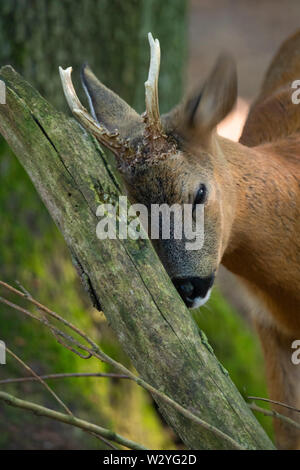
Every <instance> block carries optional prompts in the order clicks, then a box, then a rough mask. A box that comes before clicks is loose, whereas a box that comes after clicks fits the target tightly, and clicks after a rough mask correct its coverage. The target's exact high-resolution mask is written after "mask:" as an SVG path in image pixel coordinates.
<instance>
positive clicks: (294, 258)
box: [219, 138, 300, 316]
mask: <svg viewBox="0 0 300 470" xmlns="http://www.w3.org/2000/svg"><path fill="white" fill-rule="evenodd" d="M219 145H220V147H221V149H222V152H223V155H224V156H225V159H226V162H227V165H228V167H229V169H230V174H231V184H232V186H233V190H234V194H235V202H234V205H235V207H234V214H233V220H232V223H231V229H230V235H229V237H228V243H227V245H226V247H225V250H224V254H223V259H222V264H224V265H225V267H227V268H228V269H229V270H230V271H232V272H234V273H235V274H238V275H239V276H241V277H242V278H244V279H245V280H246V281H247V282H248V283H250V284H251V285H252V286H253V288H254V289H257V290H258V291H260V292H264V293H265V294H267V296H268V295H269V296H270V298H271V297H272V298H273V299H274V290H276V289H278V290H280V292H281V299H282V298H284V297H286V298H289V299H292V297H293V296H294V297H295V295H296V296H299V294H298V293H297V294H295V291H296V290H297V289H296V287H297V285H299V283H297V282H296V285H295V280H296V281H297V280H298V282H300V270H299V263H300V250H299V246H298V245H297V241H298V233H299V229H300V227H299V225H300V224H299V220H300V211H299V207H300V198H299V181H300V168H299V167H300V159H299V160H298V162H297V160H296V158H293V157H292V155H290V156H288V155H284V156H283V154H282V153H280V148H278V147H276V146H272V145H263V146H259V147H256V148H248V147H245V146H243V145H241V144H239V143H235V142H231V141H229V140H227V139H221V138H219ZM225 190H226V188H225ZM226 203H227V204H230V201H227V202H226ZM275 297H276V296H275ZM278 302H279V303H280V302H281V301H280V300H279V299H278ZM291 302H293V300H291ZM295 302H296V301H295ZM298 302H300V298H299V299H297V302H296V304H297V305H298V307H299V304H298ZM298 307H297V308H298ZM298 309H299V308H298ZM298 316H299V315H298Z"/></svg>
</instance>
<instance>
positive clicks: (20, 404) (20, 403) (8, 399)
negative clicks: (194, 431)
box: [0, 391, 147, 450]
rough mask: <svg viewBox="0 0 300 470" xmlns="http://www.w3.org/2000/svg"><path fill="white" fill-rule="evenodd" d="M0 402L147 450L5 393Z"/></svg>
mask: <svg viewBox="0 0 300 470" xmlns="http://www.w3.org/2000/svg"><path fill="white" fill-rule="evenodd" d="M0 400H3V401H4V402H5V403H7V404H8V405H11V406H15V407H16V408H22V409H24V410H29V411H32V412H34V413H35V414H37V415H40V416H46V417H47V418H51V419H54V420H56V421H60V422H62V423H66V424H70V425H71V426H75V427H77V428H81V429H83V430H84V431H88V432H90V433H93V434H96V435H97V436H101V437H104V438H105V439H108V440H110V441H113V442H117V443H119V444H121V445H123V446H125V447H128V448H129V449H135V450H147V449H146V447H144V446H143V445H141V444H138V443H137V442H134V441H131V440H130V439H127V438H126V437H123V436H121V435H120V434H117V433H115V432H114V431H110V430H109V429H106V428H102V427H101V426H98V425H96V424H92V423H89V422H88V421H85V420H83V419H79V418H76V417H75V416H74V415H72V416H70V415H67V414H63V413H59V412H58V411H54V410H51V409H50V408H45V407H44V406H41V405H37V404H36V403H31V402H29V401H25V400H21V399H20V398H17V397H14V396H13V395H10V394H8V393H6V392H2V391H0Z"/></svg>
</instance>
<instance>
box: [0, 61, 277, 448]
mask: <svg viewBox="0 0 300 470" xmlns="http://www.w3.org/2000/svg"><path fill="white" fill-rule="evenodd" d="M0 78H1V79H2V80H4V81H5V83H6V86H7V104H6V105H0V117H1V119H0V131H1V133H2V134H3V136H4V137H5V139H6V140H7V142H8V143H9V145H10V146H11V147H12V148H13V150H14V152H15V153H16V155H17V156H18V158H19V160H20V162H21V163H22V165H23V166H24V168H25V169H26V171H27V172H28V174H29V176H30V178H31V179H32V181H33V183H34V185H35V186H36V188H37V190H38V192H39V194H40V196H41V198H42V199H43V201H44V203H45V205H46V206H47V208H48V210H49V212H50V214H51V215H52V217H53V219H54V221H55V222H56V224H57V226H58V227H59V229H60V230H61V232H62V234H63V236H64V238H65V240H66V243H67V244H68V246H69V249H70V251H71V253H72V257H73V262H74V264H75V266H76V267H77V270H78V272H79V274H80V276H81V279H82V281H83V282H84V284H85V286H86V288H87V290H88V291H89V293H90V296H91V299H92V301H93V303H94V305H95V306H96V307H97V308H99V309H100V308H102V309H103V311H104V313H105V315H106V317H107V319H108V321H109V323H110V324H111V327H112V328H113V329H114V331H115V332H116V334H117V335H118V338H119V340H120V342H121V344H122V346H123V347H124V349H125V351H126V352H127V353H128V354H129V356H130V358H131V360H132V363H133V365H134V366H135V367H136V369H137V371H138V372H139V373H140V375H141V376H142V377H143V378H144V379H145V380H146V381H148V382H149V383H150V384H152V385H153V386H154V387H156V388H158V389H160V390H162V391H164V392H165V394H167V395H168V396H170V397H171V398H173V399H174V400H176V401H177V402H179V403H180V404H181V405H183V406H185V407H186V408H188V409H190V410H192V411H194V412H195V413H197V414H198V415H199V416H200V417H201V418H202V419H203V420H205V421H207V422H209V423H210V424H212V425H214V426H215V427H217V428H219V429H221V430H222V431H223V432H224V433H226V434H228V435H229V436H231V437H232V438H233V439H235V440H236V441H237V442H238V443H239V444H240V445H242V446H243V447H245V448H248V449H271V448H272V447H273V446H272V443H271V442H270V441H269V439H268V437H267V436H266V434H265V433H264V431H263V429H262V428H261V427H260V425H259V424H258V423H257V421H256V419H255V418H254V416H253V415H252V413H251V412H250V411H249V409H248V407H247V405H246V404H245V402H244V400H243V399H242V397H241V396H240V394H239V392H238V391H237V389H236V388H235V386H234V385H233V383H232V382H231V380H230V378H229V376H228V373H227V371H226V370H224V368H223V367H222V365H221V364H220V363H219V362H218V360H217V359H216V357H215V355H214V353H213V351H212V349H211V347H210V346H209V344H208V342H207V339H206V337H205V335H204V333H203V332H201V331H199V330H198V329H197V327H196V324H195V323H194V321H193V319H192V317H191V315H190V313H189V311H188V310H187V309H186V307H185V306H184V304H183V302H182V301H181V299H180V298H179V296H178V295H177V293H176V290H175V289H174V287H173V285H172V283H171V281H170V280H169V278H168V276H167V274H166V272H165V271H164V269H163V267H162V265H161V263H160V261H159V259H158V257H157V255H156V253H155V252H154V250H153V248H152V245H151V243H150V242H149V241H148V240H137V241H134V240H131V239H127V240H118V239H117V240H109V239H107V240H105V241H100V240H99V239H97V237H96V226H97V223H98V220H97V217H96V210H97V207H98V206H99V205H100V204H103V203H106V202H107V195H109V199H110V202H111V203H114V202H115V201H116V200H117V198H118V195H119V188H118V184H117V182H116V180H115V179H114V176H113V174H112V173H111V172H110V167H109V165H108V163H107V160H106V157H105V155H104V154H103V153H102V151H101V149H100V147H99V145H98V144H97V143H96V142H95V140H94V139H93V138H92V137H91V136H89V135H87V134H86V133H85V132H83V131H82V129H81V127H80V126H79V125H78V124H77V123H76V122H74V121H73V120H72V119H69V118H67V117H65V116H64V115H63V114H61V113H58V112H56V111H55V110H54V109H53V108H52V106H51V105H49V104H48V103H47V102H46V101H45V100H44V99H42V98H41V97H40V96H39V94H38V93H37V92H36V91H35V90H34V89H32V88H31V87H30V86H29V85H28V84H27V83H26V82H25V81H24V80H23V79H22V78H21V77H20V76H18V75H17V74H16V73H15V72H14V71H13V70H12V69H11V68H10V67H5V68H3V69H2V71H1V74H0ZM100 306H101V307H100ZM157 401H158V405H159V408H160V410H161V412H162V413H163V415H164V416H165V418H166V420H167V421H168V422H169V423H170V425H171V426H172V427H173V428H174V430H175V431H176V432H177V433H178V435H179V436H180V437H181V438H182V440H183V441H184V443H185V444H186V445H187V446H188V447H190V448H192V449H225V448H228V443H226V442H224V441H223V440H221V439H220V438H218V437H216V436H215V435H214V434H212V433H211V432H208V431H205V430H203V428H201V427H200V426H199V425H198V424H196V423H195V422H193V421H190V420H188V419H187V418H184V417H183V416H182V415H181V414H180V413H179V412H178V411H176V410H175V409H174V408H172V407H170V406H169V405H168V406H166V404H165V403H164V402H162V401H160V400H157Z"/></svg>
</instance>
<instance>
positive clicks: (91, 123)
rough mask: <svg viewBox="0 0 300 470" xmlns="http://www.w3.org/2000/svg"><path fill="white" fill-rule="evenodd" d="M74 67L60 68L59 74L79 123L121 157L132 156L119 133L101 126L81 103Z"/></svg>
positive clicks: (69, 103)
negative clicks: (75, 84)
mask: <svg viewBox="0 0 300 470" xmlns="http://www.w3.org/2000/svg"><path fill="white" fill-rule="evenodd" d="M71 73H72V67H68V68H67V69H63V68H62V67H59V74H60V78H61V83H62V86H63V90H64V94H65V97H66V100H67V103H68V105H69V107H70V109H71V111H72V113H73V114H74V116H75V117H76V118H77V119H78V121H79V122H80V123H81V124H82V126H83V127H84V128H85V129H86V130H87V131H89V132H91V133H92V134H93V135H94V136H95V137H96V138H97V139H98V140H99V141H100V142H101V143H103V145H105V146H106V147H108V148H109V149H110V150H111V151H112V152H114V153H115V154H117V155H118V157H120V156H121V155H124V154H127V155H128V156H129V154H131V149H130V148H129V145H128V142H126V141H123V140H122V139H121V138H120V137H119V132H118V131H117V130H116V131H115V132H109V131H108V130H107V129H106V127H104V126H103V125H101V124H99V123H98V122H97V121H96V120H95V119H94V118H93V117H92V116H91V115H90V114H89V112H88V111H87V110H86V109H85V107H84V106H83V105H82V104H81V103H80V101H79V98H78V96H77V95H76V91H75V89H74V86H73V83H72V79H71Z"/></svg>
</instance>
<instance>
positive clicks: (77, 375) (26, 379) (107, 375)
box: [0, 372, 132, 385]
mask: <svg viewBox="0 0 300 470" xmlns="http://www.w3.org/2000/svg"><path fill="white" fill-rule="evenodd" d="M80 377H97V378H102V377H103V378H110V379H129V380H132V378H131V377H129V376H128V375H124V374H114V373H110V372H107V373H105V372H94V373H92V372H83V373H81V372H70V373H61V374H47V375H39V376H37V377H17V378H10V379H3V380H0V385H5V384H12V383H22V382H36V381H39V379H42V380H55V379H68V378H80Z"/></svg>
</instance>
